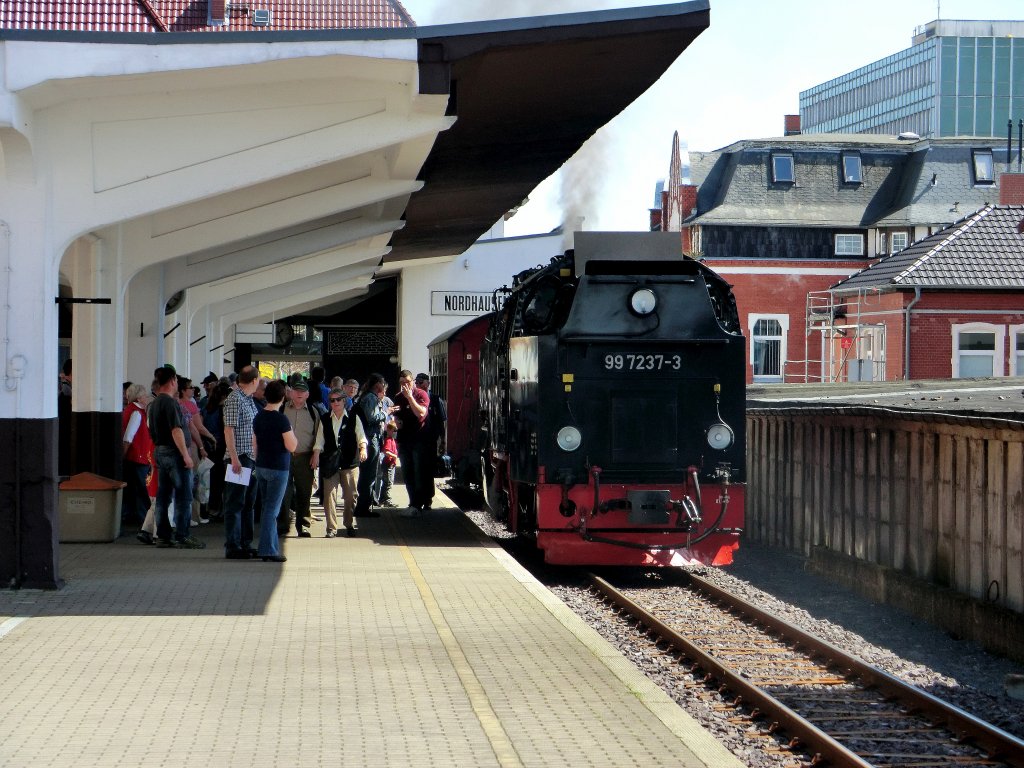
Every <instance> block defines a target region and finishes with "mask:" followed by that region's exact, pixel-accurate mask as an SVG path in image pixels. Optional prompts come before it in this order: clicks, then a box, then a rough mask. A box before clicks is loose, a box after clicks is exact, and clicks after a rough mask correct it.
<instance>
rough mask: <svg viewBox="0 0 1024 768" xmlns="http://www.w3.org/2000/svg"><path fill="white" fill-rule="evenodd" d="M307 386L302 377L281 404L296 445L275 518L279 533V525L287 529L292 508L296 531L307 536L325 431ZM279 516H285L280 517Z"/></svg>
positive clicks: (291, 386)
mask: <svg viewBox="0 0 1024 768" xmlns="http://www.w3.org/2000/svg"><path fill="white" fill-rule="evenodd" d="M308 399H309V385H308V384H307V383H306V382H305V381H303V380H302V379H301V378H300V379H297V380H296V381H295V382H294V383H292V384H291V385H290V386H289V388H288V404H287V405H286V406H285V407H284V415H285V416H287V417H288V421H290V422H291V425H292V430H294V432H295V437H296V438H297V439H298V445H297V446H296V447H295V452H294V453H293V454H292V466H291V476H290V477H289V478H288V485H287V486H286V488H285V493H284V502H282V504H281V513H280V514H279V515H278V518H277V519H278V520H279V521H281V522H280V524H279V525H278V532H279V533H280V532H281V530H282V528H284V529H285V530H286V531H287V527H286V526H287V524H288V510H289V509H293V510H295V532H296V533H297V534H298V535H299V536H301V537H303V538H308V537H309V536H311V535H312V534H311V533H310V532H309V523H310V519H309V499H310V497H311V496H312V495H313V478H314V477H315V476H316V470H317V467H319V466H320V453H321V452H322V451H323V449H324V434H323V429H322V428H321V424H320V414H319V412H318V411H317V410H316V408H314V407H313V406H312V405H311V404H310V403H309V402H307V401H308ZM282 518H284V519H283V520H282Z"/></svg>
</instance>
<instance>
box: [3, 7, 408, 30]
mask: <svg viewBox="0 0 1024 768" xmlns="http://www.w3.org/2000/svg"><path fill="white" fill-rule="evenodd" d="M227 9H228V10H227V18H226V20H225V23H224V24H223V25H209V24H207V3H206V0H0V29H38V30H61V31H75V32H159V31H163V30H167V31H170V32H239V31H258V30H314V29H375V28H399V27H413V26H416V22H414V21H413V19H412V17H411V16H410V15H409V12H408V11H407V10H406V9H405V7H404V6H403V5H402V3H401V2H400V0H229V2H228V3H227ZM256 10H266V11H269V12H270V23H269V24H268V25H265V26H263V25H261V26H256V25H254V24H253V11H256ZM150 11H152V13H150Z"/></svg>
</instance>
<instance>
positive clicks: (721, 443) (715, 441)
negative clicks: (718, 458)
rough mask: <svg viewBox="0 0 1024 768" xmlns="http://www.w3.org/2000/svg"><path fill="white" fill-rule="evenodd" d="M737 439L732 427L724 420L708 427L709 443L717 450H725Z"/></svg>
mask: <svg viewBox="0 0 1024 768" xmlns="http://www.w3.org/2000/svg"><path fill="white" fill-rule="evenodd" d="M735 439H736V435H734V434H733V431H732V428H731V427H730V426H729V425H728V424H725V423H723V422H719V423H718V424H712V425H711V428H710V429H708V445H710V446H711V447H712V448H714V449H715V450H716V451H724V450H725V449H726V448H728V447H729V446H730V445H732V441H733V440H735Z"/></svg>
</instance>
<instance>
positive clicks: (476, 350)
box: [428, 315, 491, 486]
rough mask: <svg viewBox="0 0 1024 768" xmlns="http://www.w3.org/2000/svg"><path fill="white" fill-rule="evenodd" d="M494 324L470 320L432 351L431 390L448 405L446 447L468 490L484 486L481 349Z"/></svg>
mask: <svg viewBox="0 0 1024 768" xmlns="http://www.w3.org/2000/svg"><path fill="white" fill-rule="evenodd" d="M490 322H491V315H484V316H482V317H478V318H476V319H474V320H470V321H469V322H468V323H466V324H465V325H462V326H460V327H458V328H454V329H452V330H450V331H448V332H447V333H444V334H441V335H440V336H438V337H437V338H436V339H434V340H433V341H432V342H430V345H429V347H428V353H429V356H430V385H431V390H432V391H433V392H436V393H437V394H439V395H441V397H443V398H444V399H445V401H446V402H447V404H448V424H447V434H446V436H445V446H446V448H447V453H448V455H449V456H450V457H451V461H452V477H453V480H454V482H456V483H458V484H460V485H464V486H474V485H475V486H479V485H481V483H482V482H483V469H482V465H481V449H482V447H483V445H482V433H481V427H482V423H481V420H480V405H479V391H480V347H481V346H482V345H483V340H484V335H485V334H486V333H487V328H488V326H489V325H490Z"/></svg>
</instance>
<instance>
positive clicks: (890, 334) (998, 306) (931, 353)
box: [848, 291, 1024, 379]
mask: <svg viewBox="0 0 1024 768" xmlns="http://www.w3.org/2000/svg"><path fill="white" fill-rule="evenodd" d="M913 298H914V294H913V293H890V294H882V295H881V296H875V295H872V296H869V297H867V299H865V300H864V301H863V302H862V306H861V311H862V312H864V313H867V312H871V313H872V315H871V316H870V318H865V320H868V319H870V322H883V323H885V325H886V378H887V379H901V378H903V375H904V361H903V355H904V344H905V341H904V339H905V337H904V331H903V324H904V320H905V313H904V309H905V307H906V305H907V304H908V303H910V302H911V301H912V300H913ZM856 306H857V305H856V303H855V302H851V303H850V305H849V313H848V315H849V316H852V315H854V314H855V313H856ZM993 311H995V313H994V314H993ZM933 312H934V314H933ZM966 323H985V324H988V325H995V326H1004V330H1003V334H1004V337H1003V359H1002V361H1001V364H997V366H996V371H995V373H996V375H999V376H1006V375H1009V373H1010V355H1011V354H1013V349H1012V346H1013V340H1012V339H1011V338H1010V336H1009V326H1011V325H1021V324H1024V299H1022V297H1021V296H1020V294H1014V293H985V292H978V291H960V292H956V291H941V292H940V291H933V292H928V291H925V292H923V293H922V295H921V300H920V301H919V302H918V303H917V304H915V305H914V308H913V310H911V319H910V378H911V379H944V378H950V377H951V376H952V375H953V326H954V325H963V324H966Z"/></svg>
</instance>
